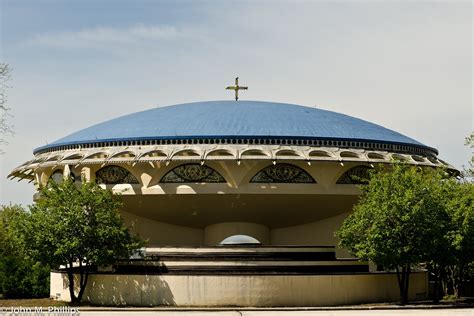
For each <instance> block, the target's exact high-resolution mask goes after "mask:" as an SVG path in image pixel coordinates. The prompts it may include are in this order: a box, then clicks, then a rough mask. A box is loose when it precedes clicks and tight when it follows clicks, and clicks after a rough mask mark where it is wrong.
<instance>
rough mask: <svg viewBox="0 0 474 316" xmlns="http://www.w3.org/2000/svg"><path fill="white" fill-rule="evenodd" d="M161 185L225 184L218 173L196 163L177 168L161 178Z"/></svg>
mask: <svg viewBox="0 0 474 316" xmlns="http://www.w3.org/2000/svg"><path fill="white" fill-rule="evenodd" d="M160 182H162V183H193V182H200V183H223V182H226V181H225V179H224V177H223V176H221V174H220V173H219V172H217V171H216V170H214V169H212V168H211V167H208V166H204V165H201V164H198V163H188V164H185V165H180V166H177V167H176V168H174V169H172V170H171V171H169V172H168V173H167V174H165V175H164V176H163V178H161V180H160Z"/></svg>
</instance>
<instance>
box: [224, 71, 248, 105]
mask: <svg viewBox="0 0 474 316" xmlns="http://www.w3.org/2000/svg"><path fill="white" fill-rule="evenodd" d="M226 89H227V90H234V91H235V101H238V100H239V90H248V87H244V86H239V77H237V78H235V86H228V87H226Z"/></svg>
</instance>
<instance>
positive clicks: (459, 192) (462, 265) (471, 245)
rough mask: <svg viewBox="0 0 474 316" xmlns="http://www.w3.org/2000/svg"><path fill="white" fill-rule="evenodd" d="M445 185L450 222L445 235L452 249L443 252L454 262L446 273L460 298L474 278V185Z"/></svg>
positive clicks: (449, 183)
mask: <svg viewBox="0 0 474 316" xmlns="http://www.w3.org/2000/svg"><path fill="white" fill-rule="evenodd" d="M444 185H445V187H446V188H445V192H446V193H445V203H446V211H447V213H448V215H449V219H450V223H451V225H450V229H449V230H447V232H446V237H447V239H448V240H449V247H448V248H446V249H445V250H444V252H445V253H449V254H450V259H451V260H450V261H449V262H448V264H447V265H446V267H445V268H446V271H445V272H446V277H447V279H448V280H449V281H450V282H449V283H451V284H452V287H453V294H454V295H455V296H456V297H459V287H460V285H461V284H462V283H463V281H465V280H468V279H470V278H471V277H472V273H473V271H472V268H473V267H474V183H472V182H463V181H457V180H454V179H452V180H450V181H446V182H445V183H444ZM445 288H447V287H445ZM445 294H448V293H447V292H446V293H445Z"/></svg>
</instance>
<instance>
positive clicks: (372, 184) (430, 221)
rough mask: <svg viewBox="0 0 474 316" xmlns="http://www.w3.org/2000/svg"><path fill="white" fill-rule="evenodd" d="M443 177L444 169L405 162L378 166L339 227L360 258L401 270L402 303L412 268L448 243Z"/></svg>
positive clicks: (345, 244) (342, 238)
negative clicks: (445, 234) (442, 197)
mask: <svg viewBox="0 0 474 316" xmlns="http://www.w3.org/2000/svg"><path fill="white" fill-rule="evenodd" d="M441 178H442V174H441V173H440V172H439V171H438V170H434V169H421V168H418V167H414V166H409V165H407V164H402V163H395V164H393V165H392V166H391V167H390V170H387V169H382V168H378V169H376V170H374V171H373V172H371V176H370V180H369V182H368V184H367V185H365V186H361V189H362V195H361V197H360V200H359V202H358V203H357V204H356V205H355V207H354V212H353V213H352V214H351V215H349V216H348V217H347V218H346V220H345V221H344V223H343V224H342V226H341V228H340V229H339V231H338V232H337V236H338V237H339V239H340V245H341V246H342V247H345V248H347V249H348V250H349V251H351V252H352V253H353V254H354V255H356V256H357V257H358V258H360V259H362V260H368V261H372V262H374V263H376V264H377V265H379V266H382V267H384V268H385V269H391V270H396V272H397V279H398V285H399V289H400V298H401V303H402V304H406V303H407V302H408V286H409V277H410V273H411V269H412V267H413V266H414V265H417V264H418V263H420V262H426V261H427V258H428V256H429V254H433V253H434V249H438V250H439V249H441V247H442V245H445V244H446V241H445V239H444V238H445V237H444V231H443V229H444V228H445V227H444V226H445V224H446V223H447V218H446V212H445V211H443V207H444V206H443V201H442V200H441V196H442V194H441V187H440V183H441ZM435 251H436V250H435Z"/></svg>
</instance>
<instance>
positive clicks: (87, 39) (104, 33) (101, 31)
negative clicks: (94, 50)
mask: <svg viewBox="0 0 474 316" xmlns="http://www.w3.org/2000/svg"><path fill="white" fill-rule="evenodd" d="M190 38H200V36H199V34H198V33H197V32H196V31H195V30H191V29H179V28H176V27H174V26H167V25H164V26H153V25H144V24H136V25H134V26H131V27H127V28H112V27H96V28H88V29H83V30H79V31H61V32H46V33H39V34H35V35H34V36H33V37H32V38H30V39H28V40H27V42H26V43H27V44H28V45H34V46H45V47H53V48H89V47H105V46H118V45H131V44H139V43H154V42H158V41H163V40H165V41H174V40H183V39H190Z"/></svg>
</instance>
